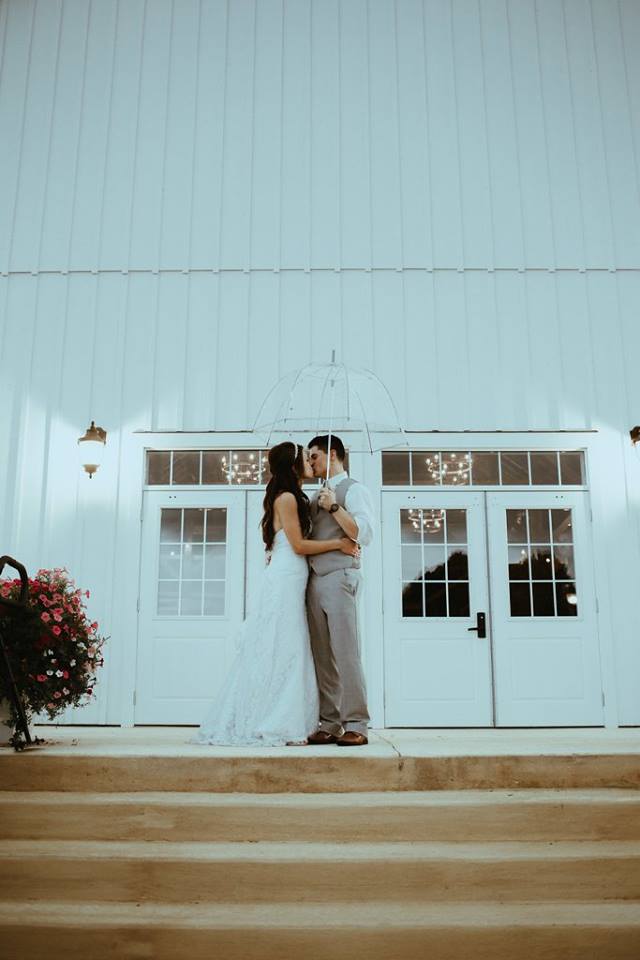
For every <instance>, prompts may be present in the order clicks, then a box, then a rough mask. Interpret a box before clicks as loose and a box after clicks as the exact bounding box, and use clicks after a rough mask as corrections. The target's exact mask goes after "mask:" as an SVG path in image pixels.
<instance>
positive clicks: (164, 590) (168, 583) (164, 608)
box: [158, 580, 180, 617]
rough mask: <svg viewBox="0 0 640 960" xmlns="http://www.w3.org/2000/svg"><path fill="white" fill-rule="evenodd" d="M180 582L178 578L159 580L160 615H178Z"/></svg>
mask: <svg viewBox="0 0 640 960" xmlns="http://www.w3.org/2000/svg"><path fill="white" fill-rule="evenodd" d="M179 596H180V583H179V581H178V580H159V581H158V615H159V616H161V617H177V616H178V601H179Z"/></svg>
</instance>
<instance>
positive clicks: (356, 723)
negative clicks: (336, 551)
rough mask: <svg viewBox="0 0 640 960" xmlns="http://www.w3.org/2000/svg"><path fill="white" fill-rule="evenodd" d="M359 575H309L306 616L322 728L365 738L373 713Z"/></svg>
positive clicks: (336, 572) (351, 572)
mask: <svg viewBox="0 0 640 960" xmlns="http://www.w3.org/2000/svg"><path fill="white" fill-rule="evenodd" d="M361 584H362V574H361V572H360V571H359V570H353V569H340V570H334V571H333V572H331V573H327V574H325V575H324V576H322V577H319V576H317V574H315V573H313V572H311V573H310V575H309V583H308V586H307V617H308V620H309V633H310V635H311V650H312V652H313V659H314V662H315V666H316V678H317V680H318V690H319V693H320V729H321V730H326V731H327V733H333V734H337V735H339V734H340V733H341V732H342V730H343V729H344V730H354V731H356V732H357V733H363V734H365V736H366V733H367V725H368V721H369V713H368V710H367V694H366V689H365V682H364V674H363V672H362V663H361V662H360V635H359V631H358V607H357V603H358V594H359V592H360V587H361Z"/></svg>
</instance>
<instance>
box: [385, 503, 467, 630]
mask: <svg viewBox="0 0 640 960" xmlns="http://www.w3.org/2000/svg"><path fill="white" fill-rule="evenodd" d="M400 551H401V563H402V616H403V617H468V616H469V559H468V557H469V549H468V541H467V515H466V510H439V509H429V508H424V507H423V508H419V509H410V510H407V509H402V510H400Z"/></svg>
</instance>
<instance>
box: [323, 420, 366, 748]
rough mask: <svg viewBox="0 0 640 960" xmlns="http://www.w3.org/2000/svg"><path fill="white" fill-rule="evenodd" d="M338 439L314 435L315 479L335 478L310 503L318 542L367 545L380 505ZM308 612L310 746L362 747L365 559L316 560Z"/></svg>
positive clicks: (328, 555) (336, 557) (325, 555)
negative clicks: (353, 472) (314, 691)
mask: <svg viewBox="0 0 640 960" xmlns="http://www.w3.org/2000/svg"><path fill="white" fill-rule="evenodd" d="M344 457H345V450H344V445H343V443H342V441H341V440H340V439H339V438H338V437H334V436H332V437H331V445H330V446H329V436H328V435H325V436H321V437H314V438H313V440H312V441H311V442H310V444H309V460H310V462H311V466H312V467H313V473H314V476H316V477H326V476H327V462H328V465H329V480H328V483H327V484H326V486H324V487H323V488H322V489H321V490H320V492H319V494H317V495H316V496H315V497H314V498H313V500H312V501H311V520H312V523H313V531H312V533H311V539H312V540H332V539H334V538H335V537H343V536H347V537H351V538H352V539H353V540H357V542H358V543H360V544H362V545H364V546H368V545H369V544H370V543H371V540H372V539H373V523H374V519H373V504H372V501H371V496H370V494H369V491H368V490H367V488H366V487H364V486H363V485H362V484H361V483H358V482H357V481H355V480H352V479H351V477H350V476H349V475H348V474H347V472H346V470H345V469H344ZM309 566H310V573H309V584H308V587H307V615H308V620H309V632H310V634H311V650H312V652H313V659H314V661H315V666H316V677H317V680H318V689H319V693H320V723H319V726H318V729H317V731H316V732H315V733H312V734H311V735H310V736H309V737H308V742H309V743H311V744H316V745H317V744H326V743H337V744H339V746H341V747H359V746H362V745H363V744H365V743H368V740H367V724H368V720H369V713H368V711H367V694H366V690H365V683H364V674H363V672H362V664H361V662H360V635H359V630H358V594H359V592H360V587H361V584H362V573H361V572H360V558H359V557H350V556H347V555H346V554H344V553H340V552H339V551H337V550H334V551H332V552H331V553H321V554H316V555H315V556H311V557H309Z"/></svg>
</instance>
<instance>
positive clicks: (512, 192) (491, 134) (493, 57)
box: [479, 0, 524, 267]
mask: <svg viewBox="0 0 640 960" xmlns="http://www.w3.org/2000/svg"><path fill="white" fill-rule="evenodd" d="M479 10H480V32H481V38H482V57H483V63H484V77H483V79H484V89H485V97H486V117H487V119H486V123H487V141H488V144H489V162H490V171H491V197H492V202H493V218H492V220H493V231H494V233H493V249H494V251H495V262H496V265H498V264H506V263H508V264H509V265H510V266H512V267H518V266H522V265H524V248H523V223H522V208H521V198H520V181H519V171H518V154H517V146H516V119H515V116H514V104H513V81H512V70H511V53H510V49H509V32H508V25H507V9H506V7H505V2H504V0H483V2H482V3H481V4H480V5H479ZM480 79H481V78H479V80H480Z"/></svg>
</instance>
